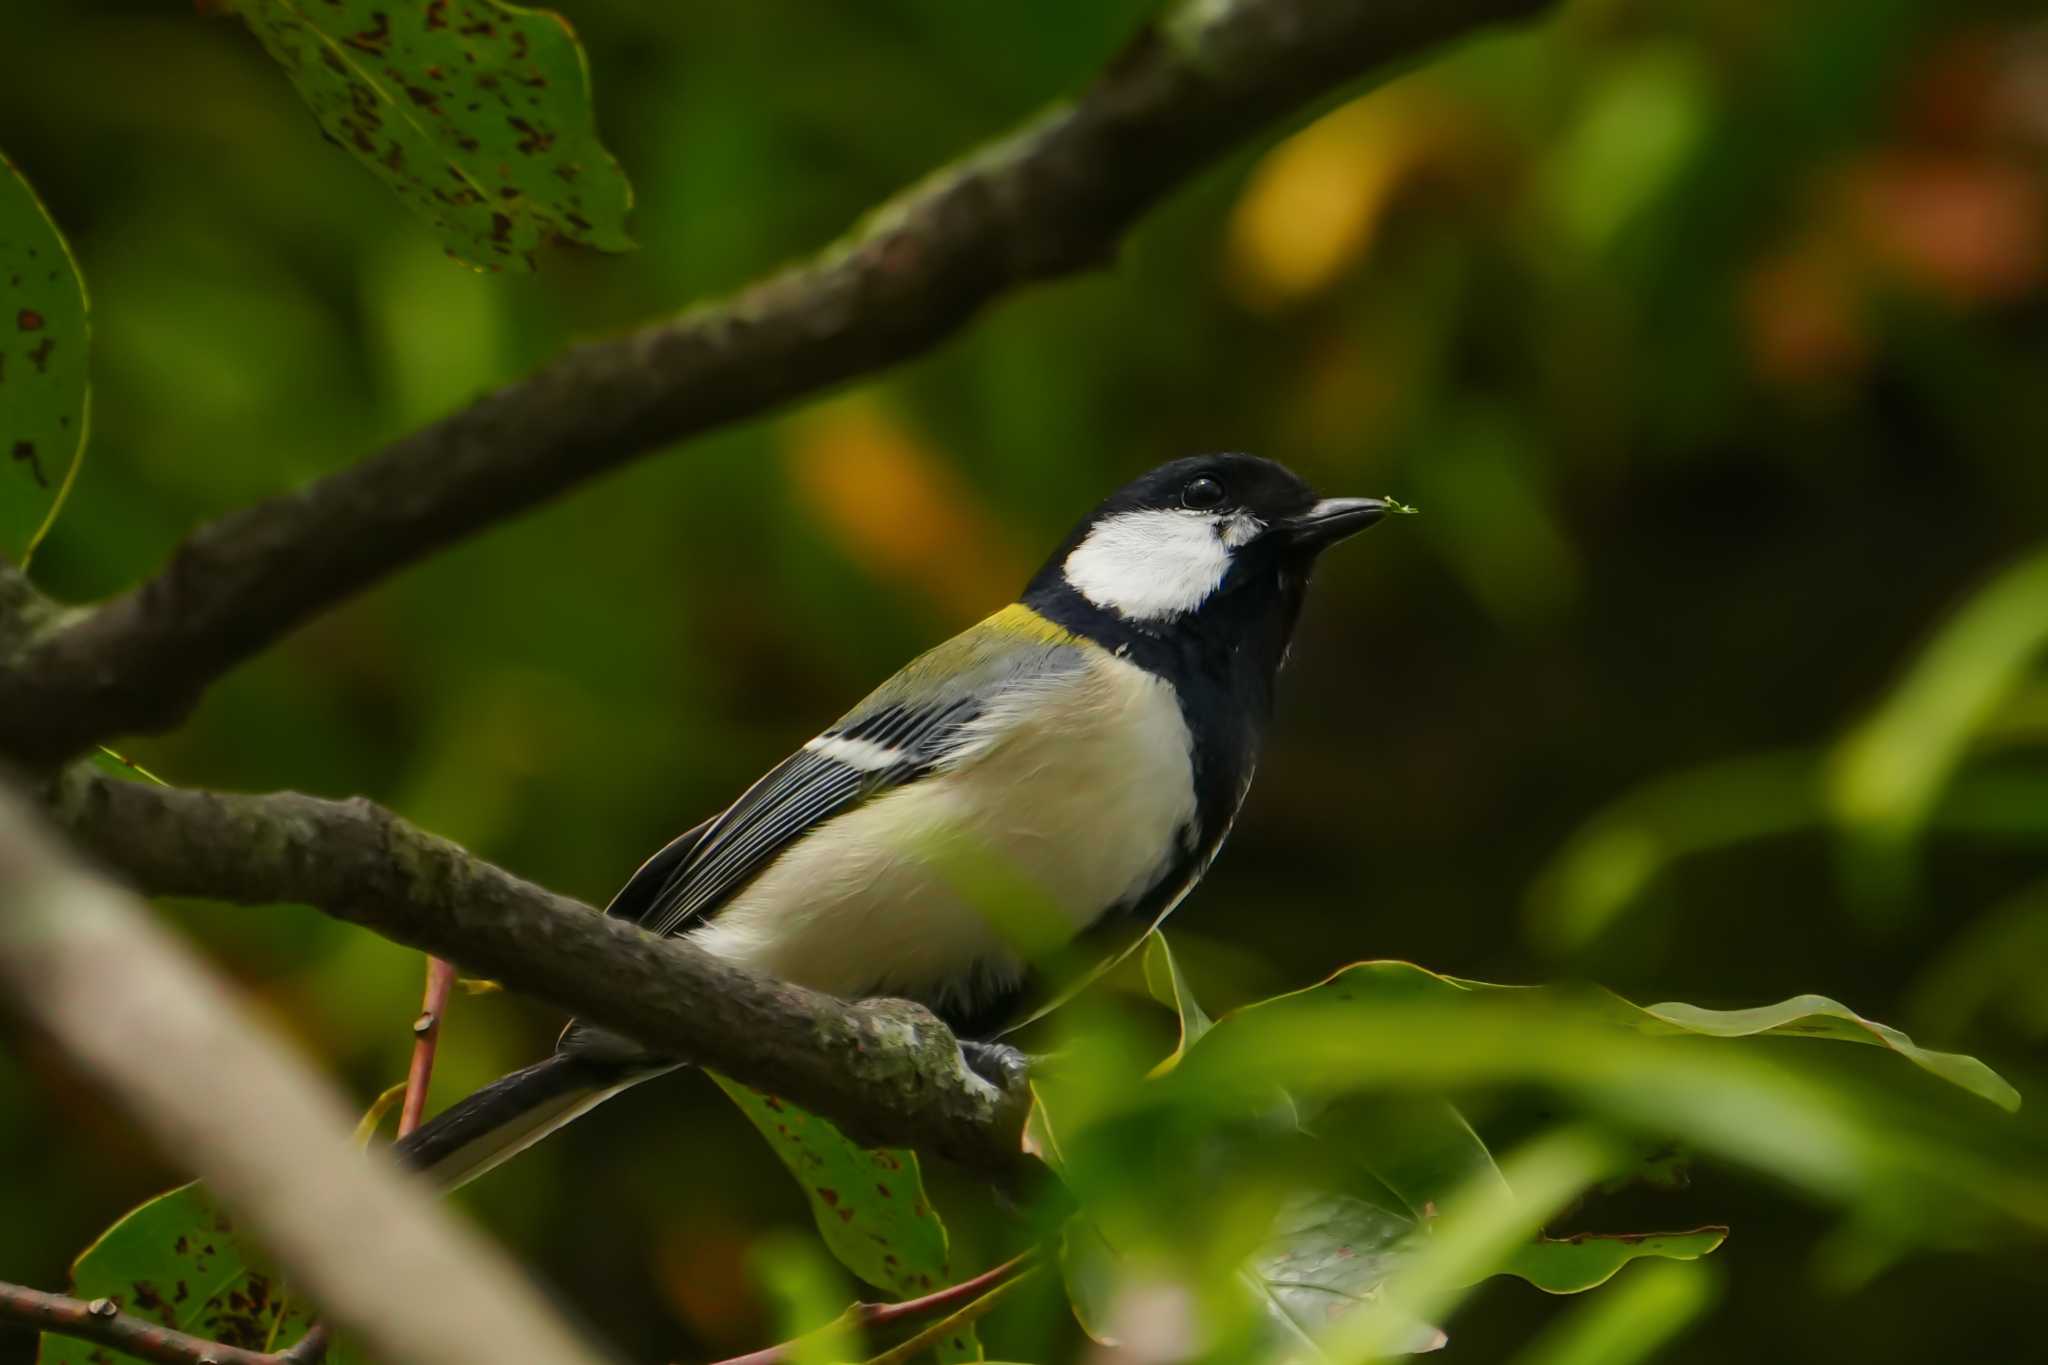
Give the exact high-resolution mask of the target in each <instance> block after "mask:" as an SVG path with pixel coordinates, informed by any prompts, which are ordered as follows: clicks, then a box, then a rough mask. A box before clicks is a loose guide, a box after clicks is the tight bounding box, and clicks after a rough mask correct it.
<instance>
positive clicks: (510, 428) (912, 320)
mask: <svg viewBox="0 0 2048 1365" xmlns="http://www.w3.org/2000/svg"><path fill="white" fill-rule="evenodd" d="M1544 3H1545V0H1182V2H1181V3H1180V4H1178V5H1176V6H1174V7H1172V8H1171V9H1169V10H1168V11H1167V12H1166V14H1165V15H1163V16H1162V17H1161V18H1160V19H1159V20H1158V21H1157V22H1156V23H1155V24H1154V25H1152V26H1151V27H1148V28H1147V29H1146V30H1145V31H1143V32H1142V33H1141V34H1140V35H1139V36H1138V37H1137V38H1136V39H1135V40H1134V41H1133V42H1132V43H1131V44H1130V45H1129V46H1128V47H1127V48H1126V49H1125V51H1124V52H1123V53H1122V55H1121V56H1120V57H1119V58H1118V59H1117V60H1116V61H1115V62H1114V63H1112V64H1111V65H1110V66H1109V67H1108V68H1107V69H1106V70H1105V71H1103V72H1102V73H1101V74H1100V75H1099V76H1097V77H1096V79H1095V80H1094V81H1093V83H1092V84H1090V85H1089V86H1088V87H1087V88H1086V89H1085V90H1084V91H1083V92H1082V93H1081V94H1080V95H1079V96H1078V97H1076V98H1074V99H1073V100H1071V101H1069V102H1066V103H1063V104H1060V105H1057V106H1055V107H1054V108H1053V109H1051V110H1049V111H1048V112H1046V113H1044V114H1042V115H1041V116H1039V117H1037V118H1035V119H1033V120H1032V121H1031V122H1029V123H1028V124H1026V125H1025V126H1024V127H1022V128H1021V129H1019V130H1018V131H1016V132H1014V133H1012V134H1010V135H1009V136H1008V137H1005V138H1003V139H1002V140H1000V141H998V142H995V143H993V144H991V145H989V146H987V147H985V148H982V149H981V150H979V151H977V152H975V153H973V154H972V155H970V156H968V157H966V158H964V159H962V160H961V161H958V162H956V163H954V164H953V165H951V166H948V167H946V168H944V169H943V170H941V171H939V172H937V173H936V174H934V175H932V176H930V177H928V178H927V179H925V180H924V181H923V182H921V183H920V184H918V185H916V186H914V187H913V188H911V189H910V190H908V191H906V192H905V193H903V194H901V195H899V196H898V197H897V198H895V199H894V200H892V201H890V202H889V203H887V204H885V205H884V206H882V207H881V208H880V209H879V210H877V211H875V212H873V213H871V214H869V215H868V216H867V217H866V218H865V219H864V220H863V223H862V225H861V227H860V228H859V229H858V230H856V231H855V232H854V233H852V234H851V235H850V236H849V237H847V238H846V239H845V240H843V241H841V242H839V243H836V244H834V245H833V246H831V247H829V248H828V249H826V250H825V251H823V252H821V253H820V254H819V255H817V256H815V257H813V258H812V259H810V260H808V261H806V262H804V263H802V264H800V265H798V266H795V267H793V268H792V269H789V270H787V271H785V272H783V273H782V274H780V275H777V276H775V277H773V278H771V279H769V280H767V281H765V282H763V283H760V284H757V285H755V286H753V287H752V288H749V289H746V290H743V291H742V292H740V293H739V294H737V295H735V296H733V297H731V298H728V299H725V300H722V301H719V302H717V303H714V304H710V305H707V306H704V307H699V308H695V309H692V310H690V311H688V312H685V313H683V314H681V315H680V316H675V317H669V318H664V319H661V320H659V321H657V322H653V323H650V324H648V325H646V326H643V327H641V328H639V329H637V330H635V331H632V332H628V333H626V334H624V335H621V336H617V337H613V338H610V339H607V340H602V341H596V342H592V343H589V344H586V345H583V346H579V347H577V348H576V349H574V350H572V351H570V352H568V353H567V354H565V355H563V356H561V357H560V358H558V359H556V360H555V361H553V362H551V363H550V364H548V365H546V366H544V367H542V368H541V369H540V370H538V371H536V372H535V373H533V374H531V375H529V376H527V377H526V378H525V379H522V380H520V381H519V382H517V383H514V384H511V385H509V386H507V387H506V388H504V389H501V390H499V391H498V392H497V393H494V394H492V395H490V396H489V397H487V398H485V399H483V400H482V401H480V402H478V403H475V404H473V405H472V406H470V407H468V408H466V409H464V410H463V411H461V412H458V413H456V414H454V415H453V416H451V417H448V418H445V419H443V420H441V421H438V422H436V423H434V424H433V425H431V426H429V427H426V428H424V429H423V430H420V431H417V432H415V433H413V434H412V435H410V436H406V437H403V438H401V439H400V440H398V441H396V442H394V443H393V444H391V445H390V446H388V447H386V448H385V449H384V450H382V451H381V452H379V453H377V454H376V455H374V456H372V457H371V458H369V459H367V460H365V461H363V462H362V463H361V464H358V465H355V466H353V467H351V468H349V469H346V470H343V471H342V472H340V473H338V474H334V475H331V476H329V477H327V478H324V479H321V480H319V481H317V482H315V483H313V484H312V485H310V486H309V487H307V488H304V489H302V490H300V491H298V492H294V493H290V494H286V495H283V496H281V497H276V498H272V499H271V500H269V501H267V502H263V503H259V504H257V505H255V506H253V507H249V508H247V509H245V510H243V511H240V512H236V513H234V514H232V515H230V516H227V517H224V518H222V519H221V520H220V521H217V522H215V523H213V524H212V525H210V526H206V527H203V528H201V529H200V530H198V531H197V532H195V533H194V534H193V535H192V536H191V537H190V538H189V539H188V540H186V541H185V542H184V544H183V545H181V546H180V547H179V548H178V550H177V551H176V552H175V554H174V555H173V556H172V558H171V560H170V562H169V563H168V564H167V565H166V566H165V567H164V569H163V570H162V572H160V573H159V574H158V575H157V576H156V577H155V578H153V579H151V580H149V581H148V582H146V583H144V584H142V585H141V586H140V587H138V588H136V589H135V590H133V591H132V592H129V593H128V594H126V595H125V596H122V597H118V598H115V599H113V600H111V601H109V602H107V603H105V604H103V605H101V606H99V607H97V608H95V609H93V610H92V611H90V612H87V613H84V614H81V615H78V616H76V617H73V618H68V619H65V620H63V621H61V622H57V621H52V622H46V623H45V627H44V628H43V629H41V630H39V631H37V632H35V634H34V635H33V637H32V638H31V639H30V641H29V642H28V643H27V644H26V646H25V647H23V648H20V649H18V650H15V651H13V658H12V659H11V661H9V663H8V666H7V667H6V668H5V669H4V670H0V752H4V753H7V754H11V755H13V756H14V757H15V758H17V759H18V760H21V761H23V762H27V763H30V764H33V765H37V766H43V767H49V766H54V765H55V764H56V763H58V762H60V761H61V760H62V759H64V758H66V757H68V756H70V755H73V754H76V753H78V752H80V751H82V750H83V749H85V748H86V747H87V746H88V745H90V744H92V743H93V742H95V741H99V740H103V739H106V738H108V737H110V736H112V735H115V734H118V733H123V732H136V731H154V730H160V729H164V728H167V727H169V726H171V725H173V724H175V723H177V722H178V721H179V720H180V719H181V718H182V717H183V716H184V715H185V714H186V712H187V711H188V710H189V709H190V708H191V706H192V704H193V703H194V702H195V701H196V699H197V698H198V697H199V695H200V694H201V693H202V692H203V691H204V689H205V688H206V687H207V685H208V684H209V683H211V682H212V681H213V679H214V678H216V677H218V676H219V675H220V674H221V673H222V672H224V671H226V670H227V669H229V668H231V667H233V666H234V665H235V664H236V663H238V662H239V661H241V660H242V659H245V658H247V657H248V656H249V655H251V654H253V653H254V652H256V651H257V650H260V649H262V648H264V647H265V646H266V645H268V644H269V643H270V642H271V641H273V640H275V639H276V638H277V637H278V636H279V635H281V634H282V633H284V632H286V631H288V630H290V629H292V628H293V627H295V626H297V625H299V624H300V623H302V622H304V621H306V620H307V619H309V618H311V617H313V616H315V615H318V614H319V613H320V612H322V611H324V610H326V609H328V608H329V607H332V606H333V605H334V604H335V603H336V602H338V601H340V600H342V599H343V598H346V597H348V596H349V595H350V594H353V593H355V592H358V591H360V590H362V589H363V588H364V587H366V586H368V585H370V584H372V583H375V582H376V581H377V580H379V579H381V578H383V577H384V576H385V575H387V574H390V573H392V572H394V571H395V570H397V569H400V568H402V567H404V566H405V565H407V564H410V563H412V562H413V561H415V560H417V559H419V558H421V557H422V556H424V555H427V554H430V553H432V552H433V551H435V550H436V549H439V548H441V547H443V546H445V545H447V544H449V543H450V542H452V541H455V540H457V539H459V538H461V537H463V536H466V535H468V534H469V533H471V532H473V531H476V530H478V529H480V528H482V527H486V526H489V525H491V524H493V523H494V522H498V521H501V520H503V519H505V518H507V517H510V516H513V515H516V514H518V513H520V512H522V511H524V510H526V509H528V508H530V507H532V506H534V505H535V504H536V503H539V502H541V501H543V500H545V499H547V498H551V497H553V496H554V495H556V494H558V493H560V492H561V491H563V490H564V489H566V488H569V487H570V486H572V485H574V484H576V483H578V482H579V481H581V480H584V479H588V478H591V477H592V476H594V475H597V474H601V473H603V472H605V471H606V470H609V469H611V468H614V467H615V466H617V465H619V464H621V463H623V462H625V461H627V460H630V459H633V458H634V457H636V456H639V455H643V454H645V453H647V452H649V451H651V450H654V449H657V448H659V447H662V446H665V445H669V444H672V443H674V442H676V441H678V440H681V439H683V438H684V437H687V436H692V435H695V434H697V433H699V432H702V431H705V430H708V429H710V428H713V427H716V426H719V425H721V424H723V423H727V422H732V421H735V420H738V419H741V418H745V417H750V416H753V415H755V414H758V413H761V412H764V411H767V410H769V409H771V408H774V407H776V406H777V405H779V404H782V403H786V402H788V401H789V400H791V399H794V398H798V397H801V396H803V395H805V394H810V393H815V392H817V391H819V390H820V389H823V388H826V387H828V386H830V385H833V384H836V383H839V382H841V381H843V380H846V379H849V378H852V377H854V376H856V375H861V374H867V373H872V372H874V371H876V370H880V369H883V368H884V367H886V366H888V365H891V364H894V363H895V362H897V361H900V360H902V359H904V358H906V357H908V356H912V355H916V354H917V353H919V352H921V351H924V350H926V349H928V348H930V347H931V346H933V345H934V344H936V343H937V342H939V341H940V340H942V339H944V338H945V337H947V336H949V335H950V334H952V333H953V332H954V331H955V330H957V329H958V328H959V327H960V326H961V325H962V324H963V323H965V322H966V321H967V320H968V319H969V318H970V317H972V316H973V314H974V313H975V312H976V310H978V309H979V308H981V307H982V306H983V305H984V304H986V303H988V302H989V301H991V300H993V299H995V298H997V297H999V296H1000V295H1002V294H1004V293H1005V292H1007V291H1009V290H1011V289H1014V288H1016V287H1018V286H1020V285H1023V284H1027V283H1029V282H1031V281H1034V280H1042V279H1048V278H1051V277H1055V276H1059V275H1063V274H1067V273H1070V272H1073V271H1076V270H1081V269H1086V268H1089V267H1092V266H1097V265H1100V264H1102V263H1104V262H1106V261H1108V260H1109V259H1110V258H1111V257H1112V256H1113V254H1114V252H1115V250H1116V247H1117V244H1118V242H1119V241H1120V240H1121V239H1122V237H1123V235H1124V233H1125V232H1126V231H1127V230H1128V229H1129V228H1130V226H1131V225H1132V224H1133V223H1134V222H1135V221H1136V220H1137V219H1138V218H1139V217H1140V216H1142V215H1143V214H1144V213H1145V212H1146V211H1147V210H1148V209H1149V208H1151V207H1152V205H1154V204H1155V203H1157V202H1158V201H1159V200H1160V199H1161V198H1162V197H1163V196H1165V195H1166V194H1167V193H1168V192H1170V191H1171V190H1172V189H1174V188H1175V187H1176V186H1178V185H1179V184H1181V183H1182V182H1183V181H1185V180H1187V179H1188V178H1189V176H1191V175H1192V174H1193V173H1194V172H1196V171H1197V170H1199V169H1201V168H1202V167H1203V166H1205V165H1207V164H1209V163H1210V162H1212V161H1214V160H1215V159H1216V158H1217V157H1218V156H1220V155H1222V154H1223V153H1224V152H1226V151H1228V150H1230V149H1231V148H1233V147H1235V146H1236V145H1238V144H1239V143H1240V142H1242V141H1243V140H1244V139H1246V138H1247V137H1249V136H1251V135H1252V134H1254V133H1255V132H1257V131H1258V130H1260V129H1261V128H1264V127H1265V126H1267V125H1268V124H1270V123H1272V122H1273V121H1274V120H1275V119H1277V118H1279V117H1281V116H1283V115H1286V114H1288V113H1290V112H1293V111H1296V110H1300V109H1302V108H1304V107H1305V106H1307V105H1309V104H1311V103H1312V102H1314V101H1315V100H1317V99H1318V98H1320V97H1322V96H1324V95H1325V94H1327V93H1328V92H1330V91H1332V90H1334V89H1336V88H1337V87H1339V86H1341V85H1344V84H1345V83H1347V82H1350V81H1352V80H1354V79H1356V78H1358V77H1359V76H1361V75H1363V74H1365V73H1367V72H1370V71H1374V70H1380V69H1384V68H1386V67H1388V66H1390V65H1391V64H1393V63H1396V62H1400V61H1403V60H1407V59H1410V58H1413V57H1415V56H1416V55H1417V54H1419V53H1421V52H1422V51H1424V50H1426V49H1427V48H1429V47H1430V46H1432V45H1434V44H1436V43H1439V42H1441V41H1443V40H1445V39H1448V38H1451V37H1455V36H1457V35H1460V34H1463V33H1467V32H1469V31H1471V30H1472V29H1474V28H1476V27H1478V26H1479V25H1482V24H1486V23H1490V22H1495V21H1499V20H1504V19H1509V18H1515V17H1519V16H1522V15H1525V14H1528V13H1531V12H1533V11H1535V10H1538V9H1540V8H1542V6H1543V4H1544ZM4 605H5V604H4V603H0V607H4ZM4 634H5V632H4V631H0V643H4Z"/></svg>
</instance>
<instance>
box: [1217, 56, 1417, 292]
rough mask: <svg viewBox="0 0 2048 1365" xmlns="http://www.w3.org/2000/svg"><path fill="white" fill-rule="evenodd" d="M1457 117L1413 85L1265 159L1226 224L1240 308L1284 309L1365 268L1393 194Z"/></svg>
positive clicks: (1320, 123)
mask: <svg viewBox="0 0 2048 1365" xmlns="http://www.w3.org/2000/svg"><path fill="white" fill-rule="evenodd" d="M1454 114H1455V111H1454V110H1451V109H1450V108H1449V107H1448V105H1447V103H1446V101H1444V100H1443V99H1442V98H1441V97H1439V96H1438V95H1436V94H1435V93H1434V92H1432V91H1430V90H1428V89H1426V88H1425V87H1423V86H1421V85H1419V84H1416V83H1412V82H1411V83H1408V84H1404V85H1401V86H1396V87H1393V88H1390V89H1386V90H1380V91H1376V92H1374V93H1373V94H1371V95H1367V96H1364V97H1363V98H1360V99H1356V100H1353V101H1352V102H1351V103H1349V104H1347V105H1345V106H1344V107H1342V108H1341V109H1338V110H1336V111H1335V112H1333V113H1330V114H1328V115H1325V116H1324V117H1323V118H1321V119H1318V120H1317V121H1316V122H1314V123H1312V124H1310V125H1309V126H1308V127H1307V128H1304V129H1302V130H1301V131H1300V132H1299V133H1296V134H1295V135H1294V136H1293V137H1290V138H1288V139H1287V140H1286V141H1285V142H1282V143H1281V144H1280V145H1279V146H1277V147H1275V148H1273V150H1272V151H1270V152H1268V153H1266V155H1265V158H1264V159H1263V160H1261V161H1260V162H1259V164H1258V166H1257V167H1256V168H1255V169H1254V170H1253V171H1252V174H1251V178H1250V180H1249V181H1248V182H1247V183H1246V185H1245V187H1244V192H1243V193H1242V194H1240V195H1239V196H1238V200H1237V205H1236V207H1235V208H1234V209H1233V210H1232V212H1231V217H1230V228H1229V248H1228V249H1229V266H1230V273H1231V276H1232V280H1233V283H1234V284H1235V286H1236V289H1237V293H1238V296H1239V297H1240V298H1241V299H1242V300H1243V302H1244V303H1245V304H1246V305H1247V306H1249V307H1252V308H1256V309H1259V310H1260V311H1273V310H1277V309H1280V308H1284V307H1286V306H1287V305H1289V304H1292V303H1295V302H1298V301H1300V300H1302V299H1305V298H1308V297H1311V296H1312V295H1315V294H1318V293H1320V292H1322V291H1323V290H1325V289H1327V288H1329V287H1330V285H1332V284H1333V283H1335V282H1336V281H1337V279H1338V278H1339V277H1341V276H1342V275H1343V274H1344V272H1345V271H1346V270H1347V269H1349V268H1350V267H1351V266H1353V265H1355V264H1356V263H1357V262H1358V261H1359V260H1361V259H1362V258H1363V257H1364V256H1365V254H1366V252H1367V251H1369V250H1370V249H1371V247H1372V243H1373V238H1374V235H1375V234H1376V232H1377V230H1378V228H1379V224H1380V220H1381V218H1382V216H1383V215H1384V213H1385V212H1386V208H1387V205H1388V204H1389V203H1391V202H1392V200H1393V197H1394V193H1395V191H1396V190H1398V189H1399V188H1400V187H1401V185H1402V183H1403V182H1404V181H1405V180H1406V179H1407V177H1408V175H1409V173H1410V172H1411V171H1412V170H1414V169H1415V168H1416V167H1417V166H1419V165H1420V164H1422V163H1423V162H1424V161H1425V160H1427V159H1428V158H1429V157H1430V156H1431V155H1432V154H1433V153H1434V152H1435V151H1436V150H1438V149H1439V148H1441V147H1442V146H1444V145H1445V143H1446V140H1447V139H1446V130H1447V129H1449V128H1451V127H1453V126H1454V118H1453V115H1454Z"/></svg>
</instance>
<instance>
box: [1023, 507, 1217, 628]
mask: <svg viewBox="0 0 2048 1365" xmlns="http://www.w3.org/2000/svg"><path fill="white" fill-rule="evenodd" d="M1219 529H1227V527H1225V528H1219V526H1218V523H1217V520H1216V518H1214V517H1210V516H1205V515H1202V514H1200V513H1191V512H1173V511H1165V510H1159V511H1149V512H1121V513H1119V514H1117V515H1116V516H1113V517H1110V518H1108V519H1106V520H1104V521H1103V522H1101V523H1099V524H1098V525H1097V526H1096V527H1095V529H1094V530H1092V531H1090V532H1089V533H1088V535H1087V538H1086V539H1084V540H1082V542H1081V543H1080V544H1079V545H1077V546H1075V547H1074V550H1073V552H1072V553H1071V554H1069V555H1068V556H1067V562H1066V563H1065V564H1064V565H1062V566H1061V571H1062V572H1063V573H1064V574H1065V575H1066V579H1067V582H1068V583H1070V584H1072V585H1073V588H1074V591H1076V592H1078V593H1080V594H1081V595H1082V596H1083V597H1085V598H1087V599H1088V600H1089V601H1090V602H1093V603H1094V604H1095V605H1096V606H1098V607H1102V608H1104V609H1106V610H1108V611H1113V612H1115V613H1116V614H1117V615H1119V616H1121V617H1123V618H1125V619H1126V620H1130V621H1156V620H1160V619H1161V618H1163V617H1168V616H1178V615H1181V614H1183V613H1186V612H1190V611H1193V610H1194V609H1195V608H1197V607H1199V606H1201V605H1202V603H1203V602H1204V601H1205V600H1206V599H1207V598H1208V596H1209V594H1210V593H1212V592H1214V591H1216V587H1217V585H1218V584H1219V583H1221V582H1222V581H1223V575H1224V574H1225V573H1227V572H1229V570H1230V551H1231V546H1230V545H1229V544H1226V543H1225V539H1224V536H1223V535H1220V534H1218V532H1219ZM1247 538H1248V537H1247ZM1237 543H1238V544H1242V543H1243V542H1242V541H1239V542H1237Z"/></svg>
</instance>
